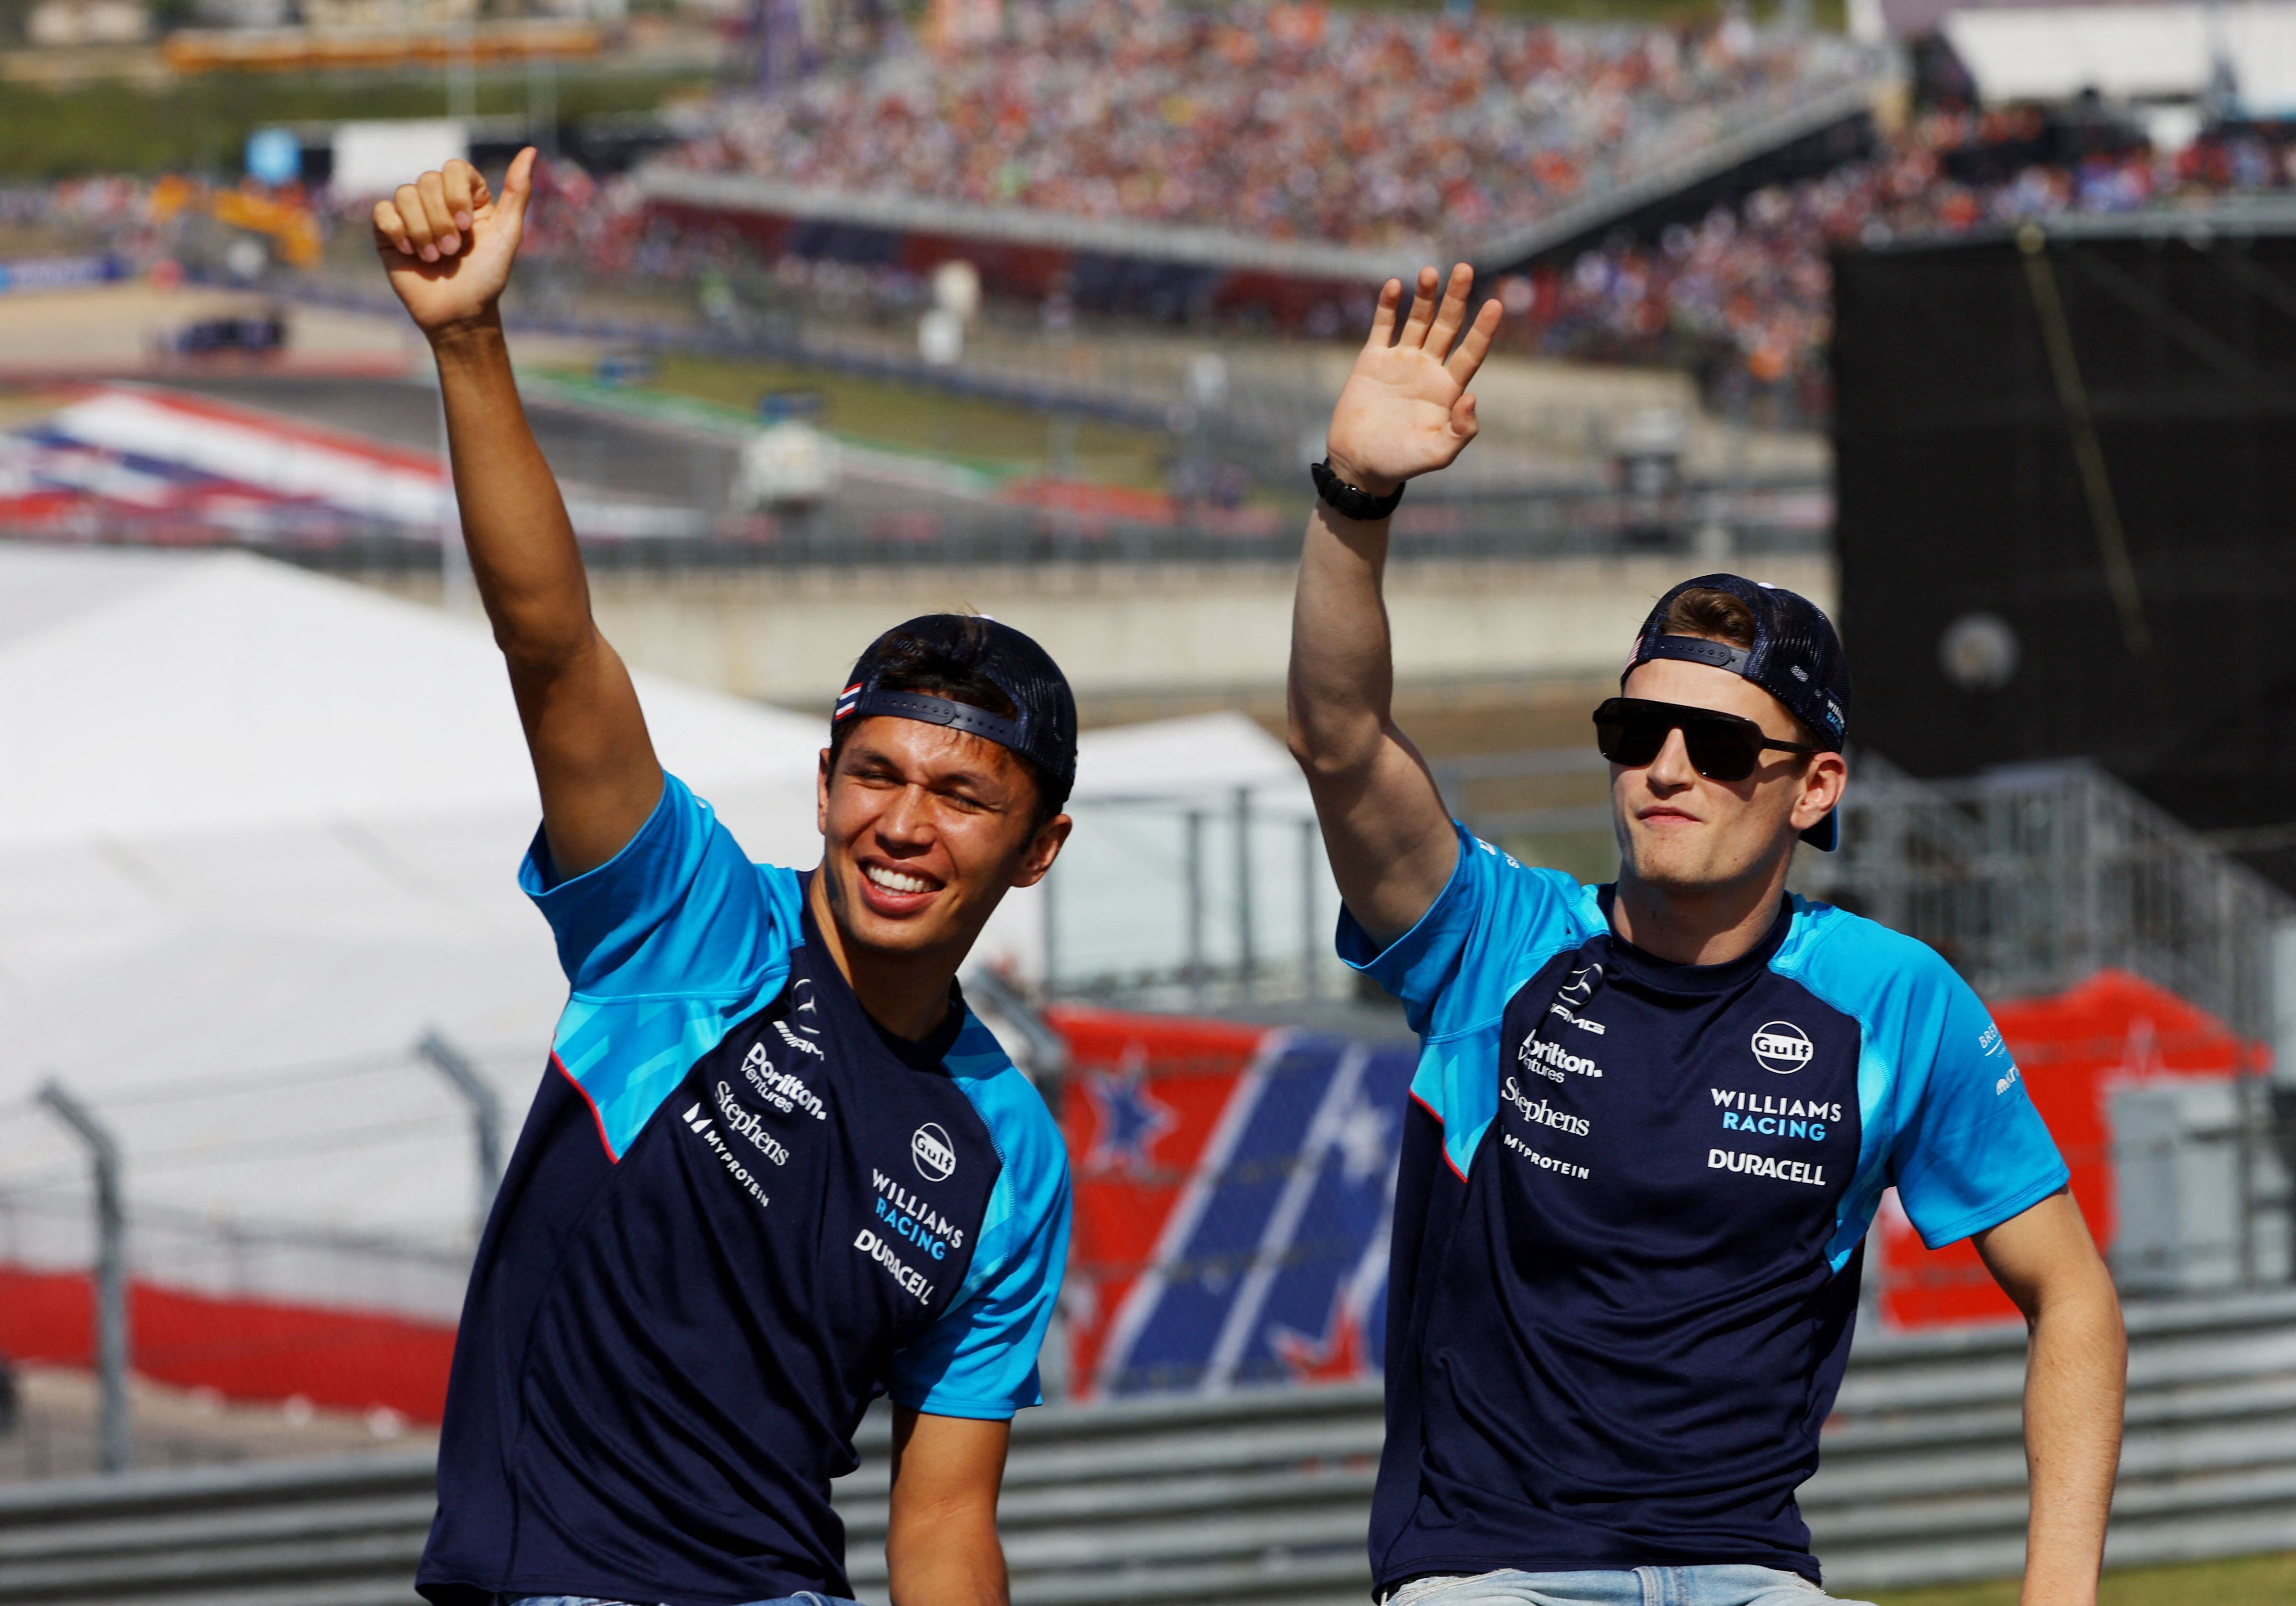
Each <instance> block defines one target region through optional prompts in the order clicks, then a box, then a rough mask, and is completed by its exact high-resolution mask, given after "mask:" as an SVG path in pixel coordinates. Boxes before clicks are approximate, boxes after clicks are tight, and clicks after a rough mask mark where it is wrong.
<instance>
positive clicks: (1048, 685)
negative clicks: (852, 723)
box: [829, 613, 1077, 798]
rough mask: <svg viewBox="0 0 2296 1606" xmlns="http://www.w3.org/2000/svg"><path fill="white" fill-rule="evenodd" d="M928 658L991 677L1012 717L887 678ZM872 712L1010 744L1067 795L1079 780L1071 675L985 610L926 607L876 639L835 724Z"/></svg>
mask: <svg viewBox="0 0 2296 1606" xmlns="http://www.w3.org/2000/svg"><path fill="white" fill-rule="evenodd" d="M925 658H939V659H942V660H946V661H947V662H950V663H953V664H956V665H960V666H962V667H963V668H967V669H970V670H972V672H973V673H974V674H977V675H979V676H981V677H982V678H983V679H985V680H987V681H988V682H989V683H990V684H993V685H995V686H996V689H997V690H998V691H1000V692H1004V693H1005V697H1006V698H1007V699H1009V700H1010V701H1011V702H1012V704H1013V709H1014V712H1013V716H1012V717H1010V718H1007V717H1005V716H1004V715H1001V714H996V713H991V712H990V711H989V710H988V709H977V708H974V707H973V706H972V704H971V703H966V702H957V701H953V700H952V699H950V698H947V697H942V696H936V695H934V694H932V693H931V692H905V691H899V690H895V689H892V688H890V687H887V686H886V685H885V684H883V682H884V681H885V679H886V678H887V677H888V676H891V677H894V678H898V677H900V676H902V675H904V674H905V673H907V672H911V671H914V670H915V669H916V668H920V667H921V666H920V662H919V660H921V659H925ZM928 673H930V671H928ZM873 714H890V715H892V716H894V717H897V718H900V719H921V720H923V721H924V722H925V723H926V724H927V725H946V726H947V727H948V728H950V729H951V730H958V731H965V732H969V733H972V735H975V736H980V737H982V738H984V739H986V740H988V741H990V742H996V744H997V745H998V746H1000V747H1005V748H1010V749H1011V750H1013V751H1014V752H1016V753H1018V754H1020V755H1021V757H1022V758H1026V759H1028V760H1029V761H1030V762H1031V763H1033V764H1035V765H1036V766H1037V768H1038V769H1040V770H1042V771H1043V772H1044V773H1045V774H1046V776H1047V777H1049V778H1050V779H1051V780H1052V781H1053V782H1054V783H1055V784H1056V785H1057V786H1058V787H1059V789H1060V792H1061V795H1062V797H1063V798H1065V797H1066V796H1067V794H1068V791H1069V788H1070V787H1071V786H1073V785H1075V784H1076V753H1077V710H1076V696H1075V694H1074V693H1073V692H1070V690H1069V681H1068V676H1065V675H1063V674H1062V673H1061V667H1060V666H1059V665H1058V664H1056V663H1054V661H1053V657H1052V654H1051V653H1049V652H1047V651H1045V650H1044V649H1043V648H1042V647H1040V646H1038V645H1037V643H1035V642H1033V641H1031V640H1030V639H1029V637H1027V636H1025V635H1021V632H1019V631H1018V630H1015V629H1013V627H1012V626H1010V625H1005V624H999V623H998V622H997V621H996V620H995V619H988V618H986V617H984V616H982V615H980V614H971V613H927V614H921V615H920V616H918V617H917V618H915V619H911V620H909V621H908V622H907V623H906V624H901V625H896V626H894V627H892V628H891V629H890V630H888V631H886V632H885V634H884V635H881V636H879V637H878V638H877V639H876V640H875V641H873V642H872V643H869V650H868V651H865V652H864V653H863V654H862V655H861V659H860V661H859V662H858V663H856V664H855V665H854V666H853V673H852V674H851V675H850V676H848V677H847V680H846V684H845V690H844V691H842V692H839V693H838V697H837V710H836V712H835V713H833V714H832V715H831V716H830V720H829V723H830V727H831V729H832V730H836V729H838V728H840V727H842V726H843V725H844V724H845V722H846V721H847V720H849V719H865V718H867V717H869V716H871V715H873Z"/></svg>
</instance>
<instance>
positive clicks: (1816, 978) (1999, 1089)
mask: <svg viewBox="0 0 2296 1606" xmlns="http://www.w3.org/2000/svg"><path fill="white" fill-rule="evenodd" d="M1770 968H1771V969H1772V970H1773V971H1776V972H1777V973H1778V974H1779V975H1782V976H1784V977H1787V978H1789V979H1792V980H1794V981H1797V982H1799V983H1800V985H1802V986H1803V987H1807V988H1808V989H1809V991H1810V993H1811V994H1812V995H1813V996H1816V998H1817V999H1818V1000H1819V1001H1820V1002H1821V1003H1824V1004H1829V1005H1831V1006H1832V1007H1833V1008H1834V1009H1837V1010H1840V1011H1841V1012H1842V1013H1844V1014H1846V1015H1849V1016H1850V1017H1851V1018H1853V1019H1854V1020H1857V1024H1858V1028H1859V1031H1860V1034H1861V1039H1862V1041H1861V1046H1860V1050H1859V1055H1858V1062H1857V1110H1858V1120H1859V1130H1860V1138H1859V1143H1858V1150H1857V1176H1855V1177H1854V1178H1853V1179H1852V1180H1851V1183H1850V1185H1849V1191H1848V1192H1846V1193H1845V1194H1844V1195H1843V1198H1842V1203H1841V1212H1840V1214H1839V1215H1838V1216H1837V1217H1836V1219H1835V1224H1834V1234H1833V1241H1832V1242H1830V1243H1829V1244H1828V1245H1827V1255H1828V1258H1830V1259H1831V1260H1832V1262H1833V1266H1834V1269H1836V1270H1837V1271H1838V1270H1840V1269H1841V1266H1843V1265H1844V1264H1846V1263H1847V1262H1848V1260H1849V1255H1850V1252H1851V1250H1855V1249H1856V1248H1857V1241H1858V1240H1859V1239H1861V1238H1862V1237H1864V1236H1865V1234H1866V1229H1867V1228H1868V1227H1869V1226H1871V1225H1872V1224H1873V1220H1874V1209H1875V1208H1876V1207H1877V1206H1878V1205H1879V1204H1880V1202H1881V1198H1882V1190H1883V1189H1884V1188H1888V1187H1892V1186H1894V1187H1895V1188H1896V1189H1897V1190H1898V1201H1899V1202H1900V1203H1901V1204H1903V1205H1904V1206H1905V1208H1906V1214H1907V1216H1908V1217H1910V1218H1911V1219H1912V1221H1913V1224H1914V1225H1915V1228H1916V1229H1917V1230H1918V1231H1919V1232H1920V1233H1921V1235H1922V1241H1923V1243H1925V1244H1927V1245H1928V1246H1929V1247H1930V1248H1931V1249H1936V1248H1939V1246H1941V1245H1943V1244H1948V1243H1951V1242H1953V1241H1956V1240H1957V1239H1962V1238H1966V1237H1968V1236H1969V1235H1970V1234H1971V1233H1979V1232H1982V1231H1984V1230H1985V1229H1986V1228H1987V1227H1990V1226H1997V1225H1999V1224H2000V1223H2002V1222H2004V1221H2006V1220H2008V1219H2009V1218H2010V1217H2012V1216H2014V1215H2017V1214H2018V1213H2019V1212H2020V1211H2022V1210H2025V1209H2030V1207H2031V1206H2033V1205H2035V1204H2038V1203H2039V1202H2040V1201H2041V1200H2044V1199H2046V1198H2047V1197H2048V1196H2049V1195H2050V1194H2051V1193H2054V1192H2056V1191H2057V1190H2058V1189H2059V1188H2062V1187H2063V1186H2064V1185H2065V1184H2066V1183H2067V1181H2068V1180H2069V1179H2070V1176H2071V1174H2070V1173H2069V1172H2068V1171H2067V1170H2066V1168H2065V1163H2064V1161H2063V1160H2062V1159H2061V1158H2059V1156H2058V1154H2057V1147H2056V1144H2055V1143H2054V1141H2053V1140H2052V1139H2051V1138H2050V1136H2049V1129H2048V1127H2047V1126H2046V1124H2045V1123H2044V1122H2043V1121H2042V1119H2041V1116H2040V1112H2039V1111H2038V1110H2035V1109H2034V1108H2033V1102H2032V1100H2031V1099H2030V1098H2029V1097H2028V1096H2027V1095H2026V1092H2025V1084H2024V1081H2023V1079H2022V1078H2021V1077H2019V1075H2018V1074H2017V1068H2016V1066H2015V1065H2014V1064H2013V1062H2012V1061H2011V1060H2010V1057H2009V1050H2008V1047H2007V1045H2005V1044H2004V1043H2003V1042H2002V1040H2001V1032H2000V1029H1999V1028H1997V1027H1996V1026H1995V1025H1994V1024H1993V1020H1992V1018H1991V1017H1990V1016H1989V1015H1988V1014H1987V1013H1986V1012H1985V1006H1984V1004H1981V1003H1980V1002H1979V1001H1978V997H1977V995H1976V994H1975V993H1974V992H1972V991H1971V990H1970V987H1969V984H1968V983H1967V982H1965V981H1964V980H1963V979H1961V978H1960V977H1959V976H1957V975H1956V974H1955V973H1954V971H1953V968H1952V967H1951V966H1950V965H1948V964H1947V963H1946V962H1945V961H1944V959H1942V958H1941V957H1939V955H1938V954H1937V952H1936V951H1935V950H1934V949H1932V948H1931V947H1930V946H1928V945H1927V944H1925V943H1922V942H1917V941H1915V939H1914V938H1910V937H1906V936H1903V935H1901V934H1899V933H1898V932H1896V931H1892V930H1890V929H1889V928H1888V927H1886V926H1881V925H1876V924H1875V923H1874V922H1872V921H1870V920H1865V919H1861V918H1860V917H1858V916H1857V915H1855V914H1849V912H1848V911H1847V910H1842V909H1836V908H1833V906H1831V905H1825V904H1812V903H1808V902H1806V901H1804V900H1803V899H1801V898H1799V897H1797V898H1796V899H1794V914H1793V925H1792V930H1790V931H1789V932H1788V933H1787V936H1786V940H1785V942H1784V944H1783V945H1782V946H1780V947H1779V949H1778V953H1777V956H1776V957H1775V959H1773V960H1772V961H1771V962H1770Z"/></svg>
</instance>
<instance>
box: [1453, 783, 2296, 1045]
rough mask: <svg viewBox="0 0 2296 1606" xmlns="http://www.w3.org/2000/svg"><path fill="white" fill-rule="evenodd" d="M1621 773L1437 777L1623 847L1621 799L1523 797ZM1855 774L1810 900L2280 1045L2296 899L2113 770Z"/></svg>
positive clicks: (1488, 828)
mask: <svg viewBox="0 0 2296 1606" xmlns="http://www.w3.org/2000/svg"><path fill="white" fill-rule="evenodd" d="M1605 768H1606V766H1605V765H1604V764H1603V758H1602V756H1601V755H1600V754H1599V753H1596V752H1595V750H1593V746H1592V743H1591V742H1590V743H1589V744H1588V746H1587V748H1586V749H1585V750H1579V749H1576V748H1562V749H1540V750H1532V751H1527V752H1521V753H1496V754H1481V755H1475V756H1472V757H1468V758H1454V759H1448V760H1444V761H1441V762H1439V763H1438V764H1437V765H1436V766H1435V771H1436V775H1437V778H1438V780H1439V782H1440V783H1442V785H1443V788H1444V793H1445V796H1446V798H1447V800H1448V801H1449V802H1450V804H1451V806H1452V807H1453V809H1454V810H1455V811H1456V812H1457V813H1458V814H1459V815H1460V816H1461V817H1462V818H1463V819H1464V820H1465V821H1466V823H1467V824H1468V826H1469V827H1470V828H1471V829H1472V830H1473V831H1475V832H1477V833H1478V834H1479V835H1481V836H1484V837H1486V838H1488V839H1490V840H1495V841H1510V840H1524V839H1535V840H1543V839H1553V838H1556V837H1567V836H1571V835H1584V836H1592V837H1600V838H1603V839H1607V838H1608V837H1609V835H1610V832H1611V809H1610V805H1609V803H1608V801H1607V799H1605V800H1601V801H1595V800H1592V799H1591V796H1590V800H1589V801H1587V802H1583V803H1572V804H1569V805H1562V806H1557V805H1554V804H1552V803H1546V802H1534V803H1530V804H1528V805H1526V804H1525V803H1524V802H1523V801H1522V800H1521V791H1522V789H1523V788H1525V787H1527V786H1531V785H1535V784H1537V783H1542V782H1552V781H1554V780H1557V779H1567V778H1569V777H1572V776H1588V777H1591V776H1593V775H1595V774H1602V773H1603V771H1604V770H1605ZM1852 774H1853V777H1854V779H1853V781H1852V783H1851V785H1850V787H1849V792H1848V793H1847V795H1846V796H1845V798H1844V799H1843V802H1842V808H1841V815H1842V823H1841V848H1840V849H1839V850H1838V851H1837V852H1834V853H1831V854H1821V853H1815V852H1811V853H1804V854H1802V855H1800V856H1799V857H1798V858H1797V860H1796V861H1795V864H1794V871H1793V878H1792V884H1793V886H1794V888H1795V889H1797V890H1799V891H1802V892H1805V893H1808V894H1809V895H1810V896H1812V897H1822V898H1825V900H1827V901H1829V902H1833V903H1838V904H1840V905H1842V906H1843V907H1845V908H1849V909H1854V910H1856V911H1857V912H1858V913H1859V914H1866V915H1868V916H1870V917H1871V918H1873V919H1874V920H1876V921H1879V922H1881V923H1882V924H1883V925H1885V926H1889V927H1890V928H1891V929H1892V930H1898V931H1903V932H1905V933H1906V934H1907V936H1910V937H1916V938H1920V939H1921V940H1922V941H1923V942H1925V943H1928V944H1929V945H1930V946H1931V947H1933V948H1935V949H1937V950H1938V951H1939V953H1940V954H1942V955H1945V957H1946V959H1947V960H1948V962H1949V963H1951V964H1952V965H1953V967H1954V968H1955V969H1956V971H1959V972H1960V973H1961V974H1962V976H1963V977H1964V978H1965V979H1967V980H1968V982H1969V983H1970V985H1971V986H1972V987H1975V988H1976V989H1977V991H1978V992H1979V993H1980V994H1981V995H1982V996H1985V997H1987V998H2015V997H2024V996H2033V995H2036V994H2041V993H2049V992H2054V991H2056V990H2058V989H2060V988H2062V987H2070V986H2071V985H2073V984H2074V983H2076V982H2079V981H2081V980H2084V979H2087V978H2088V977H2090V976H2093V975H2095V973H2096V972H2097V971H2100V970H2104V969H2107V968H2112V969H2118V970H2124V971H2130V972H2132V973H2134V974H2136V975H2138V976H2142V977H2144V979H2147V980H2149V981H2153V982H2155V983H2157V984H2158V985H2160V986H2161V987H2166V988H2167V989H2168V990H2169V991H2170V992H2172V993H2174V994H2176V995H2177V996H2178V997H2180V998H2183V999H2185V1001H2186V1002H2188V1003H2190V1004H2194V1005H2196V1006H2198V1007H2199V1008H2201V1009H2202V1010H2205V1011H2207V1012H2209V1013H2210V1014H2211V1015H2214V1016H2216V1017H2217V1018H2218V1020H2222V1021H2224V1022H2225V1024H2226V1025H2227V1026H2229V1027H2230V1028H2232V1029H2233V1030H2234V1031H2235V1032H2238V1033H2240V1034H2241V1035H2242V1036H2243V1037H2248V1038H2250V1039H2251V1041H2256V1042H2271V1041H2274V1040H2275V1039H2276V1036H2277V1034H2278V1032H2279V1029H2280V1023H2281V1021H2282V1020H2283V1019H2284V1017H2285V1016H2286V1014H2287V1013H2288V1012H2289V1011H2288V1006H2289V1004H2291V1003H2292V1002H2296V1000H2292V999H2290V998H2289V997H2288V996H2286V995H2287V982H2286V981H2284V980H2283V979H2281V978H2280V975H2279V969H2280V966H2279V961H2278V959H2277V958H2276V954H2277V953H2279V952H2280V951H2281V946H2280V945H2282V944H2283V943H2284V942H2285V940H2286V939H2285V938H2283V937H2281V936H2280V935H2279V934H2280V933H2282V932H2284V931H2287V930H2292V929H2296V898H2291V897H2289V896H2288V895H2287V894H2286V893H2284V892H2283V891H2281V890H2280V889H2278V888H2277V887H2275V886H2274V885H2273V884H2272V883H2271V882H2269V881H2266V880H2265V879H2264V878H2263V877H2261V876H2259V875H2258V874H2257V873H2255V872H2253V871H2251V870H2250V869H2249V868H2247V866H2245V865H2243V864H2241V863H2240V862H2239V861H2238V860H2236V859H2235V858H2233V857H2231V856H2229V855H2227V854H2226V853H2225V852H2224V851H2223V850H2222V849H2221V848H2218V847H2216V846H2215V845H2214V844H2213V843H2211V842H2210V841H2209V840H2207V839H2206V838H2204V837H2202V835H2201V834H2200V833H2199V832H2194V831H2192V830H2189V829H2187V828H2186V827H2185V826H2184V825H2182V824H2180V823H2177V821H2176V820H2175V819H2174V818H2172V817H2171V816H2170V815H2168V814H2167V813H2165V812H2164V811H2162V810H2161V809H2160V808H2159V807H2155V806H2154V805H2153V804H2152V803H2150V802H2148V801H2147V800H2146V799H2144V798H2143V797H2142V796H2140V795H2139V794H2138V793H2136V791H2132V790H2131V789H2130V788H2128V787H2127V786H2125V785H2123V784H2122V783H2120V782H2118V781H2116V780H2114V779H2113V778H2112V776H2110V775H2108V774H2105V773H2104V772H2103V770H2101V769H2099V768H2097V767H2096V766H2095V765H2093V764H2089V763H2087V762H2084V761H2080V760H2067V761H2061V762H2054V763H2048V764H2030V765H2018V766H2013V767H2006V768H2002V769H1997V770H1990V771H1988V772H1987V773H1985V774H1980V775H1977V776H1973V777H1971V778H1968V779H1965V780H1955V781H1918V780H1915V779H1914V778H1913V777H1911V776H1909V775H1907V774H1904V773H1903V772H1902V771H1900V770H1898V769H1897V768H1896V767H1895V766H1892V765H1890V763H1889V762H1888V761H1887V760H1886V759H1883V758H1880V757H1878V756H1877V755H1874V754H1872V753H1863V754H1859V755H1857V757H1856V758H1855V760H1854V761H1853V764H1852ZM1510 789H1513V790H1512V791H1510ZM1588 790H1589V791H1590V793H1591V791H1592V789H1591V788H1590V789H1588ZM1612 862H1613V863H1615V860H1613V861H1612ZM2290 980H2296V977H2292V978H2290Z"/></svg>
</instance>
